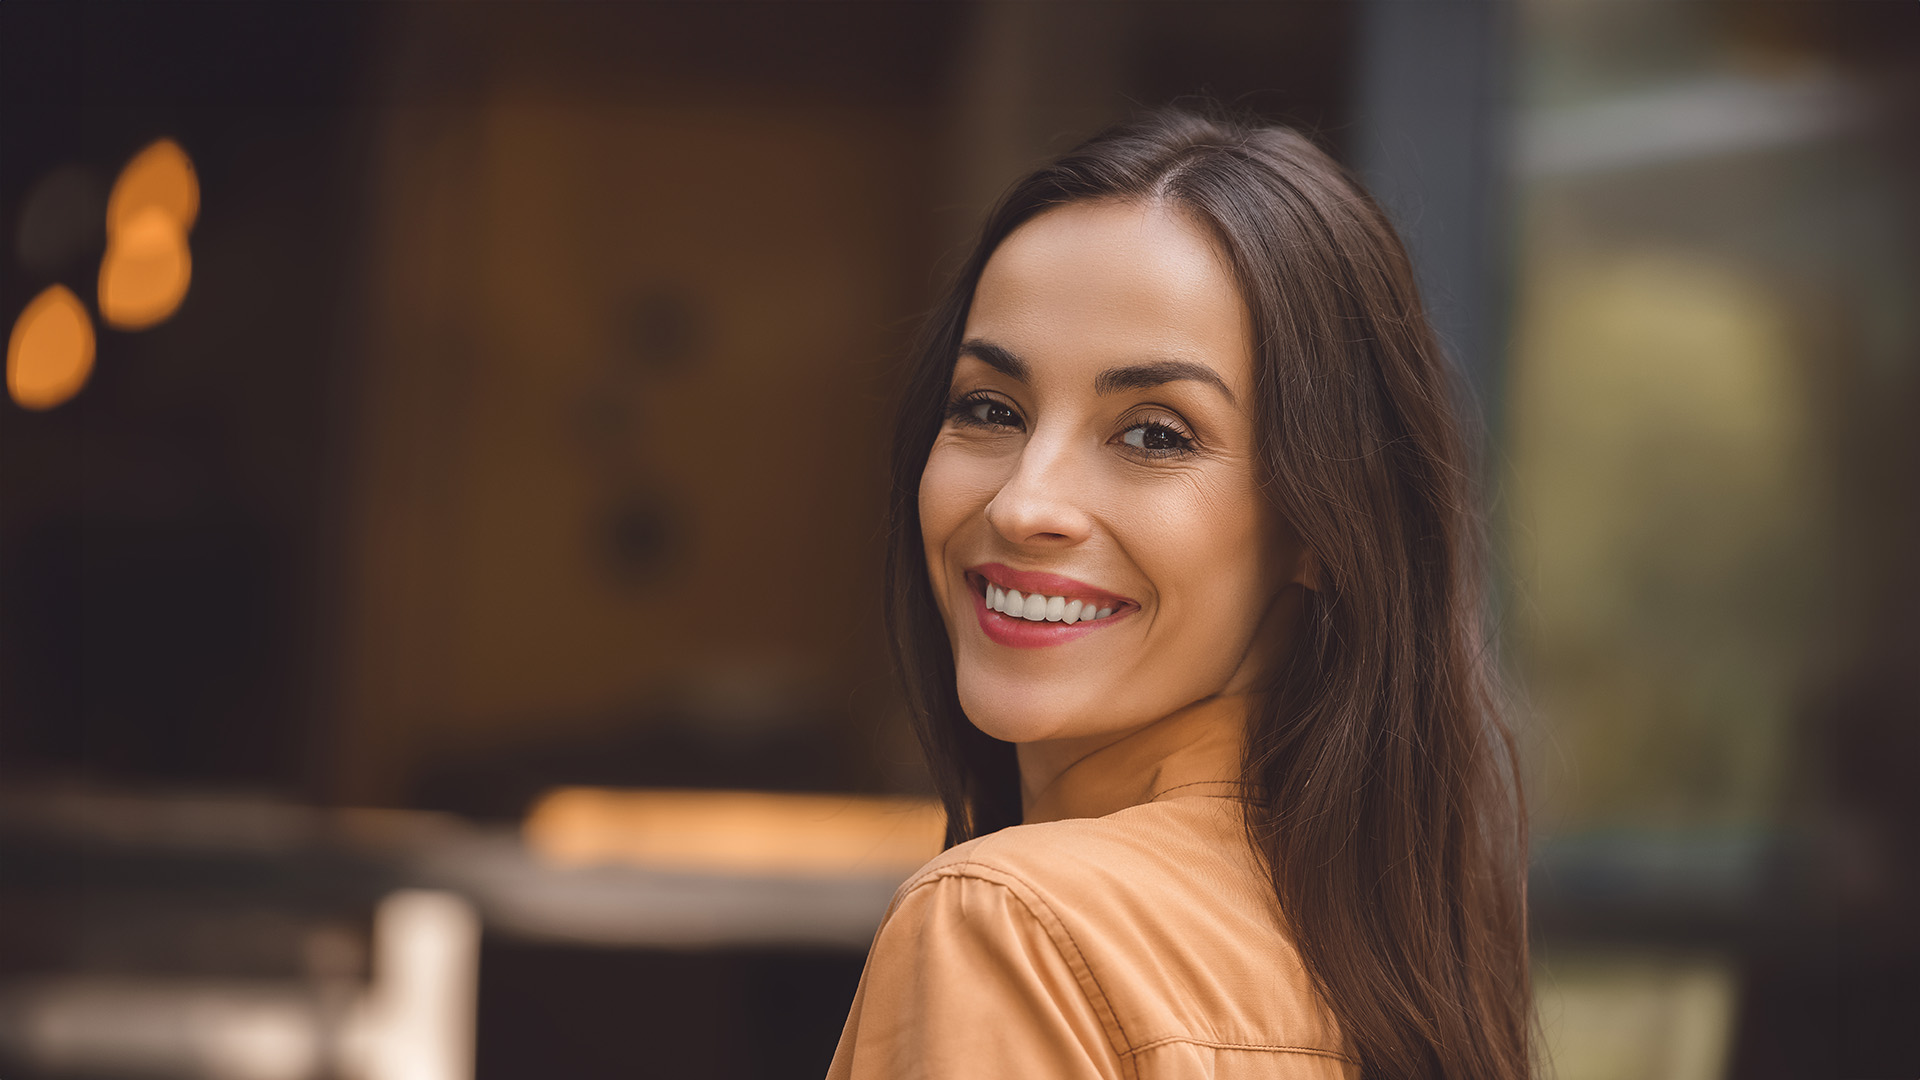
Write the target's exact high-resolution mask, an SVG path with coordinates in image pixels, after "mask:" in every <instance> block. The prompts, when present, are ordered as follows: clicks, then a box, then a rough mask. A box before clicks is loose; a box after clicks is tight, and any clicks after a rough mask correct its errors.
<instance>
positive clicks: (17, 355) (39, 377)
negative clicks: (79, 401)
mask: <svg viewBox="0 0 1920 1080" xmlns="http://www.w3.org/2000/svg"><path fill="white" fill-rule="evenodd" d="M92 372H93V322H92V320H90V319H88V318H87V309H86V308H85V307H83V306H81V303H80V298H79V297H77V296H75V295H73V290H72V289H69V288H67V287H66V286H65V285H54V286H52V287H50V288H48V289H47V290H46V291H44V292H42V293H41V294H40V295H39V296H36V297H34V298H33V302H32V303H29V304H28V305H27V306H26V309H25V310H24V311H22V312H20V318H19V319H18V320H16V321H15V322H14V324H13V334H12V336H10V337H9V338H8V339H7V393H9V394H11V395H12V396H13V400H14V401H15V402H17V403H18V404H19V405H20V406H21V407H22V408H26V409H51V408H53V407H54V406H56V405H58V404H60V403H61V402H63V401H66V400H67V399H68V398H71V397H72V396H73V395H75V394H77V393H79V392H80V388H81V387H82V386H85V385H86V384H87V376H88V375H89V374H91V373H92Z"/></svg>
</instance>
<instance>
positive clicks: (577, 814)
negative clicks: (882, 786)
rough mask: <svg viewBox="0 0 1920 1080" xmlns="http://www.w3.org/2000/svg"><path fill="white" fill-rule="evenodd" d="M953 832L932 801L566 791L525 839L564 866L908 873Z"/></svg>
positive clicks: (539, 808) (542, 805)
mask: <svg viewBox="0 0 1920 1080" xmlns="http://www.w3.org/2000/svg"><path fill="white" fill-rule="evenodd" d="M945 829H946V815H945V814H944V812H943V811H942V810H941V809H940V806H939V804H938V803H936V802H933V801H931V800H927V799H908V798H871V797H861V796H854V795H783V794H769V793H763V792H748V791H613V790H607V789H601V788H560V789H558V790H555V791H552V792H549V793H548V794H547V795H545V796H544V797H542V798H541V799H540V801H539V802H538V803H536V804H535V805H534V808H533V810H532V812H531V813H529V814H528V815H527V821H526V825H525V830H524V833H525V836H526V840H527V844H528V846H529V847H531V848H532V849H533V850H534V852H535V853H536V854H538V855H539V856H540V857H542V858H544V859H547V860H548V861H550V862H554V863H557V864H560V865H563V866H583V865H590V864H595V863H628V864H638V865H643V866H648V867H655V868H661V869H687V870H715V871H723V872H730V873H774V874H779V873H799V874H839V873H879V872H886V873H900V874H905V873H907V872H909V871H911V870H912V869H913V868H915V867H917V866H919V865H920V864H921V863H924V862H925V861H927V860H928V859H930V858H932V857H933V856H934V855H936V854H938V853H939V851H940V844H941V839H942V837H943V835H944V832H945Z"/></svg>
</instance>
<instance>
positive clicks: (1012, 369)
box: [960, 338, 1237, 404]
mask: <svg viewBox="0 0 1920 1080" xmlns="http://www.w3.org/2000/svg"><path fill="white" fill-rule="evenodd" d="M960 355H962V356H971V357H973V358H974V359H976V360H978V361H980V362H981V363H983V364H985V365H987V366H988V367H990V368H992V369H993V370H995V371H997V372H999V373H1000V374H1002V375H1005V376H1006V377H1007V378H1009V379H1014V380H1017V381H1019V382H1027V381H1029V378H1028V377H1029V376H1030V375H1032V374H1033V368H1032V367H1030V366H1029V365H1028V364H1027V362H1026V361H1025V360H1022V359H1020V358H1019V357H1018V356H1015V355H1014V354H1013V353H1011V352H1009V351H1007V350H1006V349H1005V348H1002V347H1001V346H999V345H995V344H994V343H993V342H991V341H985V340H982V339H980V338H973V339H970V340H968V341H963V342H961V343H960ZM1181 379H1191V380H1193V381H1194V382H1200V383H1205V384H1207V385H1208V386H1211V387H1213V388H1214V389H1215V390H1218V391H1220V394H1221V396H1223V397H1225V398H1226V399H1227V402H1228V403H1229V404H1237V403H1236V402H1235V401H1234V397H1233V391H1232V390H1230V389H1228V388H1227V381H1226V380H1225V379H1222V378H1221V377H1220V374H1219V372H1216V371H1214V370H1213V369H1212V368H1210V367H1208V366H1207V365H1205V364H1196V363H1194V362H1193V361H1191V360H1149V361H1147V362H1145V363H1141V364H1129V365H1127V366H1126V367H1113V368H1108V369H1106V370H1105V371H1102V372H1101V373H1100V374H1098V375H1095V376H1094V377H1093V392H1094V393H1096V394H1103V395H1104V394H1115V393H1119V392H1120V391H1122V390H1147V389H1151V388H1152V387H1155V386H1164V385H1165V384H1167V383H1170V382H1178V381H1179V380H1181Z"/></svg>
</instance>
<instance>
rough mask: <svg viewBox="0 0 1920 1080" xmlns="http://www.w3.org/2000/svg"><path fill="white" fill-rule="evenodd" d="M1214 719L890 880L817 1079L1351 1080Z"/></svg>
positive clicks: (1094, 773) (1125, 750)
mask: <svg viewBox="0 0 1920 1080" xmlns="http://www.w3.org/2000/svg"><path fill="white" fill-rule="evenodd" d="M1223 717H1226V718H1230V709H1222V708H1216V709H1212V710H1205V709H1203V710H1199V711H1197V712H1194V713H1193V714H1191V715H1189V714H1184V713H1183V714H1180V715H1179V716H1176V717H1175V718H1171V720H1170V721H1163V722H1162V723H1161V724H1157V725H1154V726H1153V727H1150V728H1147V729H1145V730H1144V731H1142V732H1140V733H1136V734H1135V735H1132V736H1129V737H1128V738H1127V739H1124V740H1122V741H1121V742H1119V743H1115V744H1113V745H1112V746H1109V747H1107V748H1105V749H1102V750H1100V751H1098V752H1097V753H1095V754H1092V755H1090V756H1088V757H1087V758H1085V759H1083V760H1081V761H1079V762H1076V763H1075V764H1074V765H1072V766H1071V767H1070V768H1068V769H1067V770H1066V771H1065V772H1064V773H1062V774H1061V775H1060V777H1058V778H1057V779H1056V780H1054V781H1053V782H1052V783H1051V784H1050V785H1049V786H1048V787H1047V788H1046V789H1045V790H1043V791H1042V792H1040V793H1039V795H1038V796H1037V797H1036V798H1034V799H1033V800H1032V801H1031V803H1030V805H1029V808H1028V811H1027V815H1026V817H1027V823H1025V824H1022V825H1018V826H1015V827H1013V828H1010V829H1003V830H1001V831H999V832H997V833H993V834H992V835H989V836H984V837H981V838H979V839H977V840H973V841H970V842H968V843H965V844H961V845H959V846H958V847H954V848H952V849H950V850H948V851H946V852H944V853H943V854H941V855H940V856H938V857H936V858H935V859H934V860H933V861H932V862H930V863H928V864H927V865H926V866H925V867H923V868H921V870H920V871H919V872H918V873H917V874H915V875H914V876H913V877H912V878H910V879H909V880H908V881H907V882H906V883H905V884H904V885H902V886H901V887H900V890H899V892H897V893H896V894H895V895H894V900H893V904H892V905H891V907H890V908H889V909H888V912H887V917H886V919H885V921H883V922H882V924H881V927H880V931H879V934H878V935H877V936H876V937H875V939H874V943H873V948H872V951H871V952H869V953H868V956H867V966H866V970H865V971H864V972H863V973H862V975H861V978H860V989H859V991H858V993H857V994H856V995H855V996H854V1001H853V1009H852V1012H851V1013H850V1014H849V1015H848V1017H847V1025H846V1029H845V1030H844V1031H843V1032H842V1034H841V1036H840V1046H839V1049H838V1050H837V1051H836V1052H835V1054H834V1058H833V1065H832V1067H831V1068H830V1069H829V1070H828V1073H827V1075H828V1080H910V1078H927V1080H949V1078H952V1080H958V1078H1009V1080H1011V1078H1016V1077H1017V1078H1021V1080H1028V1078H1051V1077H1102V1078H1118V1077H1128V1078H1139V1080H1158V1078H1182V1080H1184V1078H1189V1077H1216V1078H1220V1080H1232V1078H1238V1077H1256V1076H1257V1077H1286V1078H1294V1077H1315V1078H1322V1077H1324V1078H1334V1077H1343V1078H1348V1080H1353V1078H1357V1077H1358V1076H1359V1069H1358V1067H1357V1066H1355V1065H1354V1064H1353V1063H1352V1062H1351V1061H1350V1060H1349V1059H1348V1058H1347V1057H1346V1056H1345V1054H1344V1053H1343V1049H1344V1047H1343V1044H1342V1042H1341V1040H1340V1037H1339V1033H1338V1031H1337V1029H1336V1028H1335V1026H1334V1023H1333V1021H1332V1019H1331V1017H1330V1016H1329V1015H1327V1013H1326V1011H1325V1009H1324V1007H1323V1006H1322V1005H1321V1003H1320V1001H1319V999H1318V997H1317V995H1316V994H1315V993H1314V992H1313V990H1312V987H1311V985H1310V983H1309V981H1308V979H1307V976H1306V972H1305V970H1304V969H1303V968H1302V967H1301V963H1300V958H1299V954H1298V953H1297V952H1296V951H1295V949H1294V947H1293V944H1292V941H1291V940H1290V939H1289V937H1288V934H1287V932H1286V929H1285V927H1284V926H1283V923H1282V920H1281V919H1280V914H1279V910H1278V905H1277V904H1276V902H1275V900H1274V896H1273V891H1272V886H1271V885H1270V884H1269V883H1268V880H1267V877H1266V874H1265V873H1264V871H1263V870H1262V869H1261V867H1260V864H1259V861H1258V860H1257V858H1256V857H1255V856H1254V853H1253V851H1252V850H1251V848H1250V847H1249V846H1248V844H1247V840H1246V837H1245V833H1244V831H1243V827H1242V824H1241V804H1240V802H1239V800H1238V798H1237V797H1236V796H1237V793H1238V787H1237V785H1236V784H1235V783H1234V782H1233V781H1232V780H1231V777H1232V776H1233V775H1234V771H1235V769H1236V768H1237V766H1238V759H1239V741H1238V731H1239V728H1238V726H1237V725H1235V724H1232V723H1225V722H1223Z"/></svg>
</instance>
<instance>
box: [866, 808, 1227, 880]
mask: <svg viewBox="0 0 1920 1080" xmlns="http://www.w3.org/2000/svg"><path fill="white" fill-rule="evenodd" d="M1240 822H1241V809H1240V803H1239V802H1238V801H1237V800H1234V799H1229V798H1211V797H1200V798H1185V799H1169V800H1165V801H1161V802H1153V803H1145V804H1142V805H1140V806H1133V807H1128V808H1127V809H1125V810H1121V811H1119V812H1117V813H1113V814H1108V815H1107V816H1105V817H1097V818H1067V819H1064V820H1060V821H1043V822H1036V823H1033V824H1029V825H1014V826H1011V827H1009V828H1005V829H1001V830H1000V831H998V832H995V833H990V834H988V835H986V836H982V837H977V838H975V839H973V840H969V841H967V842H966V843H964V844H959V845H956V846H954V847H952V848H949V849H947V850H946V851H944V852H942V853H941V854H939V855H937V856H935V857H934V858H933V859H932V860H931V861H929V862H928V863H927V864H926V865H925V866H923V867H921V868H920V870H919V871H918V872H917V873H916V874H915V875H914V876H913V877H912V878H911V879H909V880H908V882H907V884H906V886H904V888H906V889H911V888H913V887H915V886H916V885H921V884H925V883H927V882H930V881H934V880H938V879H940V878H945V877H954V876H973V877H993V878H1009V879H1013V880H1017V881H1020V882H1023V883H1025V884H1026V885H1027V886H1028V887H1029V888H1031V889H1034V890H1035V891H1037V892H1040V893H1044V894H1054V893H1058V892H1060V891H1061V890H1066V891H1067V893H1068V894H1069V895H1068V898H1069V899H1071V894H1072V893H1075V892H1077V891H1079V889H1080V888H1081V887H1082V886H1109V887H1112V886H1120V887H1123V888H1125V889H1126V890H1128V891H1142V890H1148V889H1153V888H1166V887H1179V886H1180V885H1181V884H1182V883H1189V882H1193V881H1194V880H1195V875H1196V874H1198V875H1200V876H1201V877H1203V878H1205V879H1207V880H1209V881H1212V882H1215V883H1218V882H1219V879H1220V878H1222V877H1223V876H1229V877H1236V878H1252V877H1259V876H1261V875H1259V872H1258V867H1257V864H1256V862H1255V861H1254V859H1253V857H1252V851H1251V849H1250V848H1249V847H1248V845H1247V842H1246V839H1245V833H1244V831H1243V829H1242V827H1241V824H1240Z"/></svg>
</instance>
